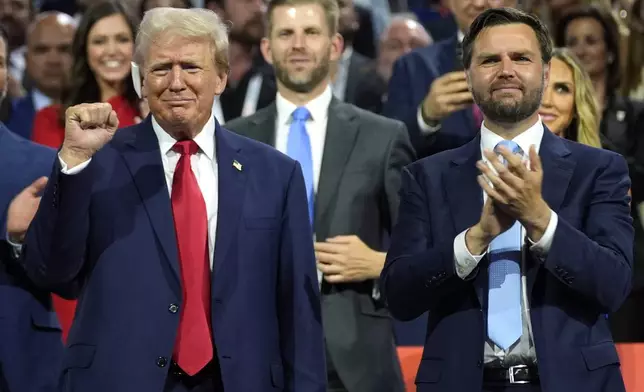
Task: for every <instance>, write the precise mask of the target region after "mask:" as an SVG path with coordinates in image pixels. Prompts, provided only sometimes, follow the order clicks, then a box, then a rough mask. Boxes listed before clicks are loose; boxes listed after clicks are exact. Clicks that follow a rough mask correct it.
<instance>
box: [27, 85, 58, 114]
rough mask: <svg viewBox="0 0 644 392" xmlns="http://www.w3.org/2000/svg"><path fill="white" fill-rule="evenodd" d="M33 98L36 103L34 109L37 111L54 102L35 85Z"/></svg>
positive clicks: (32, 92)
mask: <svg viewBox="0 0 644 392" xmlns="http://www.w3.org/2000/svg"><path fill="white" fill-rule="evenodd" d="M31 100H32V102H33V104H34V109H35V111H36V112H37V111H39V110H40V109H42V108H45V107H47V106H49V105H51V104H52V103H53V101H52V99H51V98H49V97H48V96H46V95H45V94H43V93H42V91H40V90H38V89H37V88H35V87H34V88H32V89H31Z"/></svg>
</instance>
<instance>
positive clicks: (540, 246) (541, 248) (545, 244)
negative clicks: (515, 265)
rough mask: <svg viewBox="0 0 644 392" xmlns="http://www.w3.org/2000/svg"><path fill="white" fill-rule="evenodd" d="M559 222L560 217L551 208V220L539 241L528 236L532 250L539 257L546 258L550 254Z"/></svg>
mask: <svg viewBox="0 0 644 392" xmlns="http://www.w3.org/2000/svg"><path fill="white" fill-rule="evenodd" d="M558 222H559V217H558V216H557V214H556V213H555V212H554V211H552V210H550V221H549V222H548V226H547V227H546V231H545V232H544V233H543V236H541V239H540V240H539V241H537V242H534V241H532V240H531V239H530V238H529V237H528V236H526V238H527V239H528V242H529V243H530V251H531V252H532V253H533V254H534V255H536V256H537V257H538V258H539V259H541V260H544V259H545V258H546V257H547V256H548V252H549V251H550V247H551V246H552V240H553V239H554V237H555V231H556V230H557V223H558Z"/></svg>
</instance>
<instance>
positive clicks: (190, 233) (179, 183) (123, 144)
mask: <svg viewBox="0 0 644 392" xmlns="http://www.w3.org/2000/svg"><path fill="white" fill-rule="evenodd" d="M135 61H136V62H137V64H138V67H139V69H141V71H142V72H141V74H142V77H143V83H142V89H141V91H142V94H143V96H144V97H146V98H147V100H148V104H149V106H150V112H151V115H150V116H148V117H147V118H146V119H145V120H144V121H143V122H142V123H140V124H138V125H136V126H133V127H129V128H124V129H120V130H118V132H117V125H118V120H117V118H116V113H115V112H114V111H113V110H112V108H111V106H110V105H109V104H104V103H97V104H83V105H79V106H76V107H72V108H70V109H69V110H68V112H67V114H66V126H65V140H64V142H63V145H62V147H61V150H60V152H59V155H58V159H57V160H56V161H55V165H54V168H53V172H52V175H51V177H50V181H49V183H48V184H47V188H46V189H45V192H44V195H43V199H42V202H41V205H40V208H39V210H38V213H37V214H36V217H35V218H34V221H33V223H32V225H31V227H30V229H29V232H28V235H27V241H26V251H25V257H24V259H23V261H24V265H25V267H26V269H27V272H28V274H29V276H30V277H31V278H32V279H33V280H34V281H35V282H36V283H37V284H39V285H41V286H43V287H46V288H51V289H52V290H54V291H55V292H56V293H58V294H60V295H63V296H67V297H70V298H75V297H79V302H78V307H77V310H76V318H75V320H74V325H73V326H72V328H71V330H70V333H69V337H68V340H67V344H68V347H67V349H66V352H65V357H64V360H63V380H64V381H63V387H64V390H74V391H93V392H113V391H119V392H140V391H167V392H187V391H190V392H212V391H226V392H249V391H288V392H295V391H297V392H325V390H326V369H325V355H324V338H323V333H322V322H321V310H320V295H319V289H318V280H317V272H316V264H315V255H314V251H313V231H312V228H311V223H310V222H309V218H308V203H307V196H306V192H305V186H304V178H303V175H302V170H301V168H300V166H299V164H298V163H297V162H296V161H294V160H292V159H291V158H289V157H288V156H286V155H283V154H281V153H280V152H278V151H277V150H275V149H273V148H272V147H269V146H267V145H265V144H263V143H259V142H255V141H252V140H250V139H247V138H244V137H242V136H239V135H236V134H234V133H232V132H230V131H228V130H226V129H224V128H222V127H221V126H219V124H218V123H217V121H216V120H215V118H214V116H213V113H212V110H211V109H212V104H213V99H214V97H215V95H218V94H220V93H221V92H222V91H223V90H224V87H225V85H226V78H227V72H228V37H227V33H226V27H225V25H224V24H223V22H222V21H221V20H220V19H219V17H218V16H217V15H216V14H215V13H214V12H212V11H209V10H205V9H190V10H188V9H176V8H155V9H153V10H151V11H148V12H147V13H146V14H145V17H144V18H143V21H142V22H141V27H140V32H139V35H138V36H137V39H136V51H135Z"/></svg>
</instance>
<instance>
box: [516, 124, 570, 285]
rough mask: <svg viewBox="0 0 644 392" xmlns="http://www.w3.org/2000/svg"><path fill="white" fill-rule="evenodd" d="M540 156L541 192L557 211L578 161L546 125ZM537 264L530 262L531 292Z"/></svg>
mask: <svg viewBox="0 0 644 392" xmlns="http://www.w3.org/2000/svg"><path fill="white" fill-rule="evenodd" d="M539 157H540V158H541V165H542V166H543V182H542V186H541V194H542V196H543V199H544V200H545V201H546V203H548V206H549V207H550V209H551V210H553V211H555V212H557V211H559V209H560V208H561V204H562V203H563V200H564V197H565V196H566V192H567V191H568V185H569V183H570V178H571V177H572V173H573V172H574V170H575V166H576V163H575V161H574V160H572V159H570V150H569V149H568V147H566V145H565V143H564V141H563V140H562V139H561V138H559V137H557V136H555V135H554V134H552V132H550V130H548V129H547V128H545V127H544V132H543V138H542V139H541V147H540V148H539ZM536 266H537V263H530V269H529V270H528V271H527V272H526V280H527V284H528V292H529V293H531V292H532V288H533V287H534V282H535V280H536V274H537V272H538V268H536Z"/></svg>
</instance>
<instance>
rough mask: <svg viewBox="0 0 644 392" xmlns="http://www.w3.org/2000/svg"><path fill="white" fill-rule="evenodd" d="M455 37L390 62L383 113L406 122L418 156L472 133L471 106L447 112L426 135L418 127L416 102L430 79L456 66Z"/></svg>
mask: <svg viewBox="0 0 644 392" xmlns="http://www.w3.org/2000/svg"><path fill="white" fill-rule="evenodd" d="M456 44H457V41H456V38H450V39H447V40H443V41H439V42H436V43H434V44H432V45H429V46H427V47H425V48H420V49H416V50H415V51H413V52H411V53H408V54H406V55H404V56H402V57H400V58H399V59H398V60H396V62H395V63H394V69H393V74H392V76H391V79H390V81H389V92H388V95H387V102H386V104H385V107H384V109H383V115H385V116H387V117H391V118H395V119H398V120H401V121H402V122H404V123H405V125H406V126H407V130H408V131H409V135H410V137H411V142H412V144H413V145H414V148H415V149H416V152H417V155H418V157H419V158H422V157H426V156H429V155H432V154H435V153H437V152H440V151H444V150H449V149H452V148H456V147H460V146H462V145H463V144H465V143H467V142H469V141H470V140H472V138H474V137H475V136H476V134H477V133H478V131H479V128H478V127H477V126H476V124H475V121H474V116H473V113H472V110H471V108H468V109H464V110H461V111H458V112H455V113H452V114H451V115H449V116H447V117H446V118H445V119H443V121H442V122H441V129H440V130H439V131H437V132H435V133H433V134H431V135H429V136H425V135H423V134H421V132H420V128H419V127H418V121H417V113H418V106H419V105H420V104H421V103H422V102H423V100H424V99H425V96H427V93H428V92H429V88H430V86H431V85H432V83H433V82H434V80H435V79H436V78H438V77H440V76H442V75H445V74H446V73H449V72H452V71H454V70H455V68H456Z"/></svg>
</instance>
